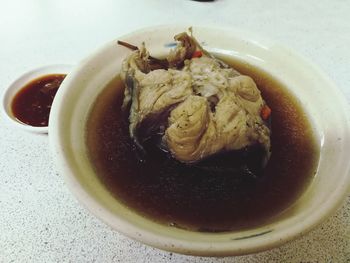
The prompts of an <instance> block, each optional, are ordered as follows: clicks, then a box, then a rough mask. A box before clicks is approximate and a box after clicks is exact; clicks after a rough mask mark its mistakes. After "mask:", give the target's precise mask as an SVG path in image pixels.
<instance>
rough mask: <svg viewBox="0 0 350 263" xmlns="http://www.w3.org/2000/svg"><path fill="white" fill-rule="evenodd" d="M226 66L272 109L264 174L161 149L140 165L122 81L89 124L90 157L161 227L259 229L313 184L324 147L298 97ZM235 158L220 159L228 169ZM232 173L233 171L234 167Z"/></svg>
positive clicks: (122, 196) (244, 67)
mask: <svg viewBox="0 0 350 263" xmlns="http://www.w3.org/2000/svg"><path fill="white" fill-rule="evenodd" d="M226 62H228V64H230V65H231V66H233V67H234V68H236V69H237V70H238V71H240V72H241V73H242V74H246V75H249V76H251V77H252V78H253V79H254V80H255V82H256V83H257V85H258V87H259V89H260V90H261V92H262V96H263V98H264V99H265V100H266V102H267V104H268V105H269V106H270V108H271V109H272V137H271V143H272V155H271V158H270V160H269V162H268V165H267V166H266V167H265V168H264V169H263V171H261V172H260V173H259V174H256V175H253V176H243V175H242V174H237V173H234V172H232V173H218V174H215V173H213V172H212V171H205V170H203V169H197V168H195V167H189V166H185V165H183V164H180V163H178V162H176V161H175V160H174V159H170V158H169V157H167V156H165V155H161V154H159V152H150V153H148V156H147V157H146V161H145V163H140V162H139V161H138V158H137V151H135V146H134V145H133V143H132V141H131V139H130V137H129V132H128V120H127V117H126V115H125V113H123V112H122V111H121V109H120V107H121V103H122V101H123V91H122V90H123V88H121V87H122V86H123V84H122V83H121V81H120V79H119V78H116V79H115V80H113V81H112V82H111V83H110V84H109V85H108V86H107V87H106V89H105V90H104V91H103V92H102V94H101V95H100V96H99V98H98V100H97V102H96V103H95V106H94V107H93V110H92V112H91V115H90V119H89V122H88V124H87V131H88V132H87V145H88V149H89V152H90V159H91V161H92V163H93V165H94V168H95V170H96V173H97V175H98V176H99V178H100V180H101V181H102V182H103V183H104V184H105V185H106V187H107V188H108V189H109V191H110V192H111V193H112V194H113V195H114V196H115V198H117V199H118V200H120V201H122V202H123V203H124V204H125V205H126V206H128V207H130V208H132V209H133V210H135V211H137V212H138V213H139V214H141V215H143V216H145V217H147V218H150V219H151V220H154V221H156V222H159V223H162V224H167V225H172V226H176V227H179V228H185V229H189V230H193V231H205V232H221V231H230V230H242V229H248V228H251V227H254V226H260V225H263V224H266V223H269V222H272V221H273V219H274V218H275V217H276V216H277V215H280V214H282V213H283V212H284V211H286V209H288V207H290V206H291V205H292V204H293V203H294V202H295V201H296V200H297V198H298V197H299V196H300V195H301V193H302V192H303V191H304V190H305V188H306V187H307V186H308V185H309V183H310V182H311V180H312V178H313V176H314V175H315V173H316V170H317V163H318V159H319V146H318V144H317V141H316V139H315V136H314V133H313V130H312V127H311V125H310V123H309V121H308V119H307V117H306V115H305V113H304V112H303V110H302V108H301V106H300V105H299V102H298V100H297V99H296V98H295V97H294V96H293V95H292V94H291V93H290V92H289V91H288V90H287V89H286V88H285V87H284V86H283V84H281V83H280V82H278V81H277V80H276V79H274V78H273V77H271V76H270V75H269V74H267V73H266V72H264V71H262V70H260V69H258V68H256V67H253V66H250V65H248V64H246V63H242V62H238V61H233V60H229V61H227V60H226ZM231 160H232V158H230V156H226V157H225V158H224V159H222V162H224V166H225V167H228V166H230V165H232V163H234V162H232V161H231ZM233 170H234V167H233Z"/></svg>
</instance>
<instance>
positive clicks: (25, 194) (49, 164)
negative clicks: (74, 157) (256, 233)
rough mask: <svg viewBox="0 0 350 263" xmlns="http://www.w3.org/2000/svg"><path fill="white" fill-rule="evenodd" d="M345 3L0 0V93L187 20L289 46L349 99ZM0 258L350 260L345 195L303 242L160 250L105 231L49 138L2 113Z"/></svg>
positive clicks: (349, 33) (349, 207) (349, 23)
mask: <svg viewBox="0 0 350 263" xmlns="http://www.w3.org/2000/svg"><path fill="white" fill-rule="evenodd" d="M349 14H350V2H349V1H346V0H337V1H332V0H329V1H326V0H317V1H316V0H310V1H294V0H285V1H279V0H269V1H260V0H252V1H244V0H236V1H232V0H216V1H214V2H195V1H190V0H172V1H165V0H148V1H142V0H140V1H138V0H125V1H122V0H119V1H118V0H115V1H113V0H104V1H97V0H96V1H90V0H85V1H80V0H69V1H68V0H61V1H42V0H27V1H25V0H23V1H19V0H3V1H2V2H1V8H0V40H1V41H0V45H1V51H0V92H1V93H2V92H3V91H4V90H5V89H6V87H7V86H8V85H9V84H10V83H11V82H12V81H13V80H14V79H16V78H17V77H18V76H19V75H21V74H22V73H24V72H26V71H28V70H30V69H33V68H36V67H40V66H43V65H48V64H57V63H65V64H73V65H74V64H77V63H78V62H79V61H80V60H81V59H83V58H84V57H85V56H87V55H88V54H89V53H91V52H92V51H93V50H95V49H96V48H98V47H99V46H101V45H102V44H103V43H105V42H107V41H109V40H112V39H115V38H117V37H118V36H120V35H122V34H125V33H129V32H131V31H133V30H136V29H139V28H141V27H147V26H152V25H158V24H170V23H185V24H189V25H214V26H225V27H232V28H239V29H241V30H245V31H249V32H252V33H257V34H259V35H262V36H264V37H266V38H270V39H273V40H275V41H277V42H279V43H281V44H283V45H286V46H289V47H290V48H292V49H294V50H295V51H296V52H297V53H299V54H301V55H303V56H304V57H306V58H307V59H309V60H311V61H313V62H314V63H315V64H317V65H318V66H319V67H320V68H321V69H322V70H323V71H324V72H325V73H326V74H328V75H329V76H330V78H331V79H333V80H334V82H335V83H336V84H337V86H338V87H339V88H340V89H341V90H342V91H343V93H344V94H345V96H346V98H347V100H348V101H349V102H350V72H349V68H350V67H349V66H350V63H349V62H350V51H349V47H350V17H349ZM0 135H1V143H0V211H1V212H0V229H1V230H0V231H1V234H0V262H350V196H348V198H347V200H345V203H344V205H343V206H342V207H340V208H339V210H338V211H337V212H336V213H335V215H334V216H332V217H331V218H329V219H328V220H327V221H325V222H324V223H322V224H321V225H319V226H318V227H317V228H316V229H314V230H313V231H312V232H310V233H308V234H306V235H305V236H303V237H302V238H299V239H297V240H295V241H292V242H290V243H288V244H285V245H283V246H281V247H279V248H275V249H272V250H270V251H265V252H262V253H258V254H254V255H247V256H241V257H226V258H203V257H192V256H184V255H179V254H176V253H169V252H164V251H161V250H158V249H155V248H152V247H149V246H146V245H143V244H141V243H139V242H136V241H133V240H131V239H129V238H127V237H125V236H123V235H121V234H119V233H117V232H115V231H113V230H112V229H110V228H109V227H108V226H106V225H105V224H104V223H102V222H101V221H100V220H98V219H96V218H95V217H94V216H93V215H91V214H90V213H89V212H88V211H87V210H85V209H84V208H83V207H82V206H81V205H80V204H79V203H78V202H77V201H76V199H75V198H74V197H73V196H72V194H71V193H70V192H69V191H68V189H67V187H66V185H65V183H64V181H63V178H62V177H61V176H60V175H59V174H58V173H57V169H56V168H55V167H54V165H53V161H52V159H51V157H50V150H49V144H48V136H47V135H39V134H32V133H28V132H26V131H22V130H18V129H15V128H13V127H12V126H11V125H10V124H9V123H7V122H5V120H4V116H3V115H1V119H0Z"/></svg>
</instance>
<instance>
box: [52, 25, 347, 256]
mask: <svg viewBox="0 0 350 263" xmlns="http://www.w3.org/2000/svg"><path fill="white" fill-rule="evenodd" d="M168 27H171V28H174V27H175V28H178V29H180V28H181V29H182V30H183V29H184V28H188V27H189V26H184V25H160V26H153V27H145V28H142V29H139V30H136V31H134V32H132V33H129V34H126V35H123V36H120V37H118V39H122V38H128V37H129V36H132V35H135V34H140V33H145V32H147V31H149V30H160V29H165V28H168ZM193 27H194V28H207V29H208V30H220V31H223V32H224V31H229V32H230V33H231V34H236V35H237V36H239V37H240V38H242V39H247V40H254V41H259V42H260V41H262V42H263V43H272V44H274V45H278V46H280V47H281V48H283V49H284V50H285V52H288V53H289V54H291V55H293V56H294V57H296V58H297V59H298V60H300V61H302V62H303V63H304V64H305V65H307V66H308V67H310V68H312V70H313V71H314V72H315V73H317V74H319V75H320V76H322V77H323V80H324V81H325V82H326V85H327V86H329V88H330V89H331V90H332V92H333V94H334V95H335V96H336V97H337V99H338V100H339V103H341V104H342V105H341V106H342V108H344V109H346V110H347V111H348V109H349V106H348V104H347V102H346V100H345V97H344V96H343V95H342V92H341V91H340V90H339V89H338V88H337V87H336V86H335V85H334V83H333V82H332V81H331V79H330V78H329V77H328V76H327V74H325V73H324V72H323V71H322V70H321V69H320V68H319V67H318V66H316V65H314V64H313V63H311V62H309V60H307V59H306V58H304V57H302V56H300V55H298V54H297V53H296V52H294V51H293V50H291V49H289V48H287V47H285V46H284V45H281V44H279V43H277V42H276V41H270V40H267V39H265V38H262V37H260V36H258V35H257V34H251V33H248V32H246V31H244V32H243V31H240V30H232V29H231V28H229V27H220V28H218V27H212V26H193ZM179 32H180V31H179ZM112 43H115V40H112V41H110V42H108V43H106V44H105V45H103V46H102V47H100V48H99V49H97V50H96V51H95V52H93V53H92V54H91V55H90V56H88V57H87V58H86V59H84V60H83V61H82V63H81V64H79V65H78V66H77V67H76V68H75V70H74V71H73V73H72V74H70V76H69V78H67V80H66V82H65V85H66V86H69V85H70V82H71V81H72V80H73V79H74V77H75V76H76V75H78V74H79V72H81V71H82V70H84V67H85V66H86V65H87V64H88V62H89V61H90V60H92V59H93V58H94V57H96V56H98V55H99V54H100V53H101V52H103V51H104V50H105V49H106V48H107V47H108V46H110V45H111V44H112ZM64 90H65V89H62V91H59V92H58V93H59V98H61V97H63V92H64ZM61 95H62V96H61ZM59 102H60V101H59V100H55V102H54V105H53V109H52V112H53V113H54V115H53V116H54V117H55V118H54V119H53V121H52V122H53V123H54V122H55V123H56V125H50V126H49V132H50V136H49V139H50V146H51V150H52V153H53V156H54V157H55V158H54V159H55V161H56V166H57V167H58V168H59V170H60V173H61V174H62V175H63V176H64V179H65V181H66V183H67V186H68V188H69V189H70V190H71V192H72V193H73V194H74V195H75V196H76V198H77V199H78V200H79V201H80V202H81V203H82V204H83V205H84V206H85V207H86V208H87V209H88V210H90V211H91V212H92V214H94V215H95V216H97V217H98V218H100V219H101V220H102V221H104V222H106V223H107V224H108V225H110V226H111V227H112V228H113V229H115V230H117V231H118V232H121V233H123V234H124V235H126V236H128V237H130V238H133V239H135V240H138V241H141V242H143V243H146V244H148V245H151V246H153V247H157V248H160V249H163V250H167V251H173V252H177V253H182V254H190V255H201V256H230V255H243V254H249V253H254V252H259V251H263V250H267V249H270V248H273V247H276V246H277V245H282V244H283V243H286V242H288V241H290V240H292V239H295V238H297V237H299V236H300V235H302V234H304V233H306V232H308V231H310V230H311V229H313V228H314V227H315V226H317V225H318V224H319V223H321V222H322V221H324V220H325V219H326V218H327V217H328V216H329V215H330V214H332V213H333V212H334V211H335V210H336V209H337V208H338V207H339V206H340V205H341V204H342V203H343V202H344V200H345V197H346V196H347V195H348V192H349V189H348V188H349V186H350V177H349V176H348V177H347V178H346V179H347V180H346V182H347V186H343V187H342V188H341V189H338V190H339V191H336V192H334V193H332V196H330V198H329V199H328V200H327V202H325V203H324V206H323V209H322V211H320V212H319V213H318V216H317V217H315V216H312V217H311V216H309V217H307V218H306V219H305V220H304V221H303V222H302V223H300V224H296V225H294V226H291V227H289V228H288V229H284V230H279V232H278V233H276V232H273V233H269V236H268V241H266V240H265V239H264V238H259V237H257V238H256V239H254V242H252V241H253V240H252V239H247V240H243V239H242V240H241V242H240V243H239V246H237V245H234V246H233V245H232V242H225V243H210V242H207V241H198V242H196V243H193V242H186V240H181V239H176V238H170V237H169V236H161V237H160V236H159V235H158V234H154V233H153V232H151V231H149V230H147V229H139V228H137V226H134V225H133V224H131V223H130V222H128V221H126V220H124V219H122V218H117V216H116V215H115V214H113V213H112V212H110V211H108V210H107V209H106V208H105V207H103V206H102V205H101V204H100V203H99V202H98V201H96V200H95V199H94V198H93V197H92V196H90V195H89V194H88V193H87V192H86V190H85V189H84V188H83V187H82V186H81V184H80V182H79V181H78V179H77V178H76V177H75V176H74V174H73V173H72V171H71V169H70V167H69V165H67V162H66V160H65V157H64V149H63V148H62V147H61V146H60V145H62V141H61V140H62V137H61V136H60V132H59V130H58V129H57V127H56V126H57V124H58V122H59V117H60V116H59V112H60V110H59ZM50 123H51V116H50ZM346 125H347V127H350V118H349V115H346ZM345 170H346V171H344V173H346V174H347V175H348V174H349V170H350V165H348V166H347V167H346V169H345ZM120 225H123V226H124V229H122V228H121V227H120ZM140 233H141V235H139V234H140ZM160 239H161V240H160ZM170 243H171V244H172V246H168V244H170ZM236 243H237V242H236Z"/></svg>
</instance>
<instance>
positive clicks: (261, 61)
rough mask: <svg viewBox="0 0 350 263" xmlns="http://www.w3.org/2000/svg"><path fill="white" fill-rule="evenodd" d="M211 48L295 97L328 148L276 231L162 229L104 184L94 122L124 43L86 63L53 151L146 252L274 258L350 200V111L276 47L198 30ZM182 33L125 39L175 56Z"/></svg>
mask: <svg viewBox="0 0 350 263" xmlns="http://www.w3.org/2000/svg"><path fill="white" fill-rule="evenodd" d="M193 29H194V34H195V36H196V38H197V39H198V40H199V41H201V42H204V43H205V48H206V49H207V50H209V51H212V52H217V53H220V54H224V55H227V56H232V57H234V58H238V59H242V60H245V61H247V62H248V63H250V64H253V65H256V66H258V67H260V68H263V69H264V70H265V71H267V72H269V73H270V74H272V75H273V76H277V77H278V79H279V80H280V81H282V82H283V83H285V84H286V86H287V87H288V88H289V89H290V90H291V91H292V93H294V94H295V95H296V96H297V97H298V98H299V100H300V102H301V104H302V106H303V108H304V110H305V111H306V113H307V114H308V115H309V116H310V119H311V121H312V123H313V127H314V129H315V132H316V137H317V140H318V143H319V145H320V160H319V165H318V171H317V174H316V177H315V178H314V180H313V182H312V183H311V184H310V186H309V187H308V189H307V190H306V191H305V192H304V193H303V195H302V196H301V197H300V198H299V199H298V200H297V201H296V202H295V203H294V205H293V206H292V207H291V208H290V209H288V210H287V211H286V212H285V213H283V216H280V217H278V218H277V219H276V220H275V221H273V222H271V223H270V224H267V225H264V226H260V227H256V228H252V229H250V230H245V231H235V232H228V233H200V232H190V231H186V230H183V229H178V228H175V227H171V226H165V225H160V224H158V223H155V222H153V221H152V220H149V219H147V218H144V217H142V216H140V215H139V214H137V213H136V212H135V211H133V210H130V209H128V208H127V207H125V206H124V205H123V204H121V203H120V202H118V200H116V199H115V198H114V197H112V195H111V194H110V193H109V192H108V190H107V189H106V187H105V186H104V185H103V184H102V183H101V182H100V181H99V179H98V178H97V176H96V174H95V172H94V170H93V167H92V165H91V163H90V162H89V159H88V157H87V149H86V145H85V133H86V129H85V128H86V127H85V125H86V120H87V118H88V116H89V111H90V109H91V107H92V105H93V103H94V101H95V99H96V97H97V96H98V95H99V93H100V92H101V91H102V90H103V89H104V88H105V86H106V85H107V83H109V81H111V80H112V79H113V78H114V77H115V76H116V75H117V74H118V72H119V71H120V65H121V62H122V60H123V58H124V57H125V56H126V55H127V54H128V50H127V49H125V48H124V47H121V46H118V45H117V43H116V40H114V41H112V42H110V43H108V44H106V45H105V46H103V47H102V48H101V49H99V50H98V51H97V52H95V53H94V54H92V55H91V56H90V57H88V58H87V59H85V60H84V61H83V62H82V63H81V64H80V65H79V66H78V67H76V68H75V70H74V71H73V72H72V73H71V74H70V75H69V76H68V77H67V78H66V80H65V82H64V84H63V85H62V87H61V88H60V90H59V92H58V93H57V96H56V99H55V101H54V105H53V107H52V112H51V115H50V126H49V133H50V136H49V137H50V144H51V147H52V152H53V158H54V159H55V161H56V162H57V167H58V168H59V170H60V173H61V174H62V175H63V176H64V177H65V179H66V182H67V185H68V186H69V188H70V190H71V191H72V192H73V193H74V194H75V196H76V197H77V198H78V199H79V200H80V202H81V203H83V204H84V205H85V206H86V207H87V208H88V209H89V210H90V211H91V212H92V213H93V214H95V215H96V216H97V217H99V218H100V219H102V220H103V221H105V222H106V223H108V224H109V225H110V226H112V227H113V228H114V229H116V230H117V231H119V232H121V233H124V234H125V235H127V236H129V237H131V238H134V239H136V240H139V241H141V242H144V243H146V244H149V245H152V246H155V247H158V248H161V249H165V250H169V251H175V252H179V253H184V254H193V255H205V256H227V255H240V254H247V253H253V252H258V251H262V250H266V249H269V248H272V247H275V246H278V245H280V244H282V243H284V242H286V241H288V240H291V239H293V238H296V237H298V236H300V235H302V234H304V233H306V232H307V231H309V230H310V229H311V228H313V227H314V226H316V225H317V224H319V223H320V222H321V221H322V220H324V219H325V218H327V217H328V216H329V215H331V214H332V212H334V210H335V209H336V208H337V207H339V206H340V204H341V203H342V201H343V200H344V199H345V197H346V195H347V193H348V190H349V186H350V177H349V176H348V173H349V167H350V162H349V161H348V156H349V149H350V137H349V135H350V121H349V116H348V106H347V103H346V101H345V99H344V98H343V96H342V95H341V94H340V92H339V91H338V90H337V89H336V87H335V86H334V84H333V83H332V82H331V81H330V80H329V79H328V78H327V77H326V76H325V75H324V74H323V73H322V72H321V71H320V70H318V69H317V68H316V67H315V66H313V65H312V64H310V63H309V62H307V61H305V60H304V59H302V58H301V57H299V56H298V55H296V54H295V53H293V52H292V51H291V50H289V49H286V48H284V47H282V46H280V45H278V44H276V43H273V42H271V41H268V40H265V39H261V38H257V37H255V36H252V35H249V34H246V33H244V32H237V31H232V30H231V29H217V28H207V27H205V28H204V27H194V28H193ZM185 30H186V27H182V26H160V27H153V28H146V29H143V30H140V31H137V32H134V33H132V34H129V35H126V36H122V37H120V38H119V39H120V40H124V41H127V42H129V43H132V44H136V45H139V44H141V42H143V41H145V42H146V44H147V47H149V48H150V50H151V54H155V55H160V54H165V53H166V52H167V51H168V47H166V46H168V45H166V44H167V43H169V42H172V41H171V40H172V39H173V36H174V35H175V34H176V33H179V32H182V31H185Z"/></svg>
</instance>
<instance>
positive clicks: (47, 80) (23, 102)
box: [11, 74, 66, 127]
mask: <svg viewBox="0 0 350 263" xmlns="http://www.w3.org/2000/svg"><path fill="white" fill-rule="evenodd" d="M65 77H66V75H65V74H50V75H45V76H42V77H39V78H37V79H34V80H32V81H31V82H29V83H28V84H26V85H25V86H24V87H23V88H22V89H21V90H20V91H19V92H18V93H17V94H16V96H15V97H14V99H13V101H12V105H11V106H12V112H13V115H14V116H15V117H16V118H17V119H18V120H19V121H21V122H23V123H25V124H28V125H31V126H36V127H45V126H48V122H49V115H50V111H51V105H52V102H53V99H54V97H55V95H56V92H57V90H58V88H59V87H60V85H61V83H62V81H63V80H64V78H65Z"/></svg>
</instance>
